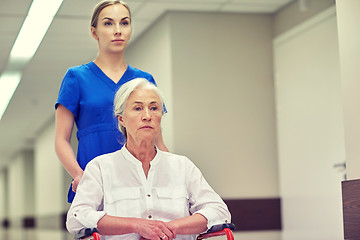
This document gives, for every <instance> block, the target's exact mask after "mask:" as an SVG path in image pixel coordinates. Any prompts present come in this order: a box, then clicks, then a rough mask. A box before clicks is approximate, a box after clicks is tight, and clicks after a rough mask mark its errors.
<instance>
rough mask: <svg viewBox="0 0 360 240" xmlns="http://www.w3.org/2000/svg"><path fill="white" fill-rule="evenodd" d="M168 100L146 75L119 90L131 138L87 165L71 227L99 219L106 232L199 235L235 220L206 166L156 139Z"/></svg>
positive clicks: (168, 238) (118, 111) (167, 238)
mask: <svg viewBox="0 0 360 240" xmlns="http://www.w3.org/2000/svg"><path fill="white" fill-rule="evenodd" d="M163 106H164V104H163V99H162V97H161V94H160V92H159V90H158V88H157V87H156V86H155V85H153V84H152V83H150V82H149V81H147V80H146V79H141V78H140V79H139V78H138V79H134V80H131V81H129V82H127V83H125V84H124V85H123V86H122V87H121V88H120V89H119V90H118V92H117V93H116V96H115V102H114V108H115V110H114V112H115V115H116V117H117V119H118V120H119V129H120V131H121V132H122V133H123V134H124V136H126V144H125V145H124V147H123V148H122V149H121V150H119V151H116V152H113V153H109V154H105V155H101V156H98V157H96V158H95V159H94V160H92V161H91V162H90V163H89V164H88V165H87V167H86V169H85V172H84V176H83V178H82V179H81V181H80V184H79V187H78V190H77V194H76V197H75V199H74V202H73V203H72V205H71V207H70V209H69V212H68V216H67V223H66V225H67V229H68V230H69V231H70V232H71V233H77V232H79V231H80V230H82V229H84V228H95V227H96V228H97V229H98V230H99V233H100V234H101V235H102V236H103V239H140V238H144V239H156V240H159V239H161V240H172V239H175V238H176V239H194V238H195V235H196V234H198V233H202V232H204V231H206V230H207V229H209V228H210V227H211V226H212V225H215V224H219V223H224V222H230V220H231V219H230V218H231V216H230V213H229V211H228V208H227V206H226V205H225V203H224V202H223V201H222V199H221V198H220V196H219V195H218V194H217V193H216V192H215V191H214V190H213V189H212V188H211V187H210V186H209V184H208V183H207V182H206V180H205V179H204V177H203V176H202V174H201V172H200V171H199V169H198V168H197V167H196V166H195V165H194V164H193V163H192V162H191V161H190V160H189V159H188V158H186V157H184V156H180V155H176V154H171V153H168V152H163V151H160V150H159V149H158V148H157V147H156V146H155V137H156V136H157V135H158V134H159V132H160V128H161V118H162V115H163V114H164V110H163ZM111 235H112V236H111Z"/></svg>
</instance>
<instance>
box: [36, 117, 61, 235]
mask: <svg viewBox="0 0 360 240" xmlns="http://www.w3.org/2000/svg"><path fill="white" fill-rule="evenodd" d="M54 139H55V122H52V123H51V124H49V126H46V127H44V129H43V132H41V133H39V135H38V137H37V139H36V141H35V145H34V152H35V157H34V161H35V164H34V171H35V214H36V217H37V219H38V220H39V219H40V221H41V222H42V223H41V224H49V226H51V228H53V229H50V230H48V229H42V228H41V227H40V228H37V229H36V230H37V231H36V240H47V239H54V240H57V239H59V240H62V239H64V238H63V236H64V233H63V231H62V229H61V228H60V227H61V218H60V216H61V214H62V213H63V212H64V211H65V205H64V203H65V202H66V201H67V194H66V193H65V192H64V191H63V190H64V186H63V185H64V180H63V178H64V174H63V173H64V172H63V171H64V169H63V166H62V165H61V163H60V161H59V160H58V158H57V156H56V154H55V148H54ZM46 218H49V221H48V223H46V222H45V223H44V219H46Z"/></svg>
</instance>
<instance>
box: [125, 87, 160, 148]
mask: <svg viewBox="0 0 360 240" xmlns="http://www.w3.org/2000/svg"><path fill="white" fill-rule="evenodd" d="M161 118H162V105H161V101H160V97H159V96H158V95H157V93H156V92H155V91H154V90H151V89H146V88H141V87H139V88H137V89H135V90H134V91H133V92H132V93H131V94H130V96H129V98H128V100H127V101H126V106H125V110H124V114H123V116H119V117H118V119H119V121H120V123H121V124H122V126H124V127H125V128H126V132H127V139H128V142H129V141H132V140H134V141H135V142H141V141H143V140H145V141H155V137H156V136H157V135H158V134H159V133H160V125H161Z"/></svg>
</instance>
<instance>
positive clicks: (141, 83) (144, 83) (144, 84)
mask: <svg viewBox="0 0 360 240" xmlns="http://www.w3.org/2000/svg"><path fill="white" fill-rule="evenodd" d="M137 88H144V89H150V90H153V91H154V92H155V93H156V94H157V95H158V96H159V98H160V105H161V112H162V115H164V113H165V111H164V100H163V97H162V94H161V92H160V90H159V88H158V87H157V86H156V85H155V84H153V83H151V82H149V81H148V80H147V79H145V78H135V79H133V80H130V81H128V82H126V83H124V84H123V85H122V86H121V87H120V88H119V90H118V91H117V92H116V94H115V99H114V114H115V116H116V117H118V116H123V114H124V111H125V106H126V102H127V100H128V98H129V96H130V95H131V93H132V92H134V91H135V90H136V89H137ZM118 128H119V130H120V132H121V133H122V134H123V135H124V138H125V139H126V138H127V136H126V129H125V127H124V126H122V125H121V123H120V122H119V123H118Z"/></svg>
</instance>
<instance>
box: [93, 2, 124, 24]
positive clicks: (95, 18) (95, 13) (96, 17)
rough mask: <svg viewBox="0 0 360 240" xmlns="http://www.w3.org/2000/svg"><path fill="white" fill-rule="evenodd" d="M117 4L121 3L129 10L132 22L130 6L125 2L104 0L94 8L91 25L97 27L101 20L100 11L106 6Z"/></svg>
mask: <svg viewBox="0 0 360 240" xmlns="http://www.w3.org/2000/svg"><path fill="white" fill-rule="evenodd" d="M115 4H121V5H123V6H124V7H125V8H126V9H127V10H128V11H129V16H130V22H131V12H130V8H129V6H128V5H127V4H126V3H125V2H123V1H120V0H104V1H101V2H99V3H98V4H97V5H96V6H95V8H94V11H93V14H92V16H91V22H90V25H91V27H94V28H96V27H97V22H98V20H99V15H100V12H101V11H102V10H103V9H104V8H106V7H107V6H111V5H115Z"/></svg>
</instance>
